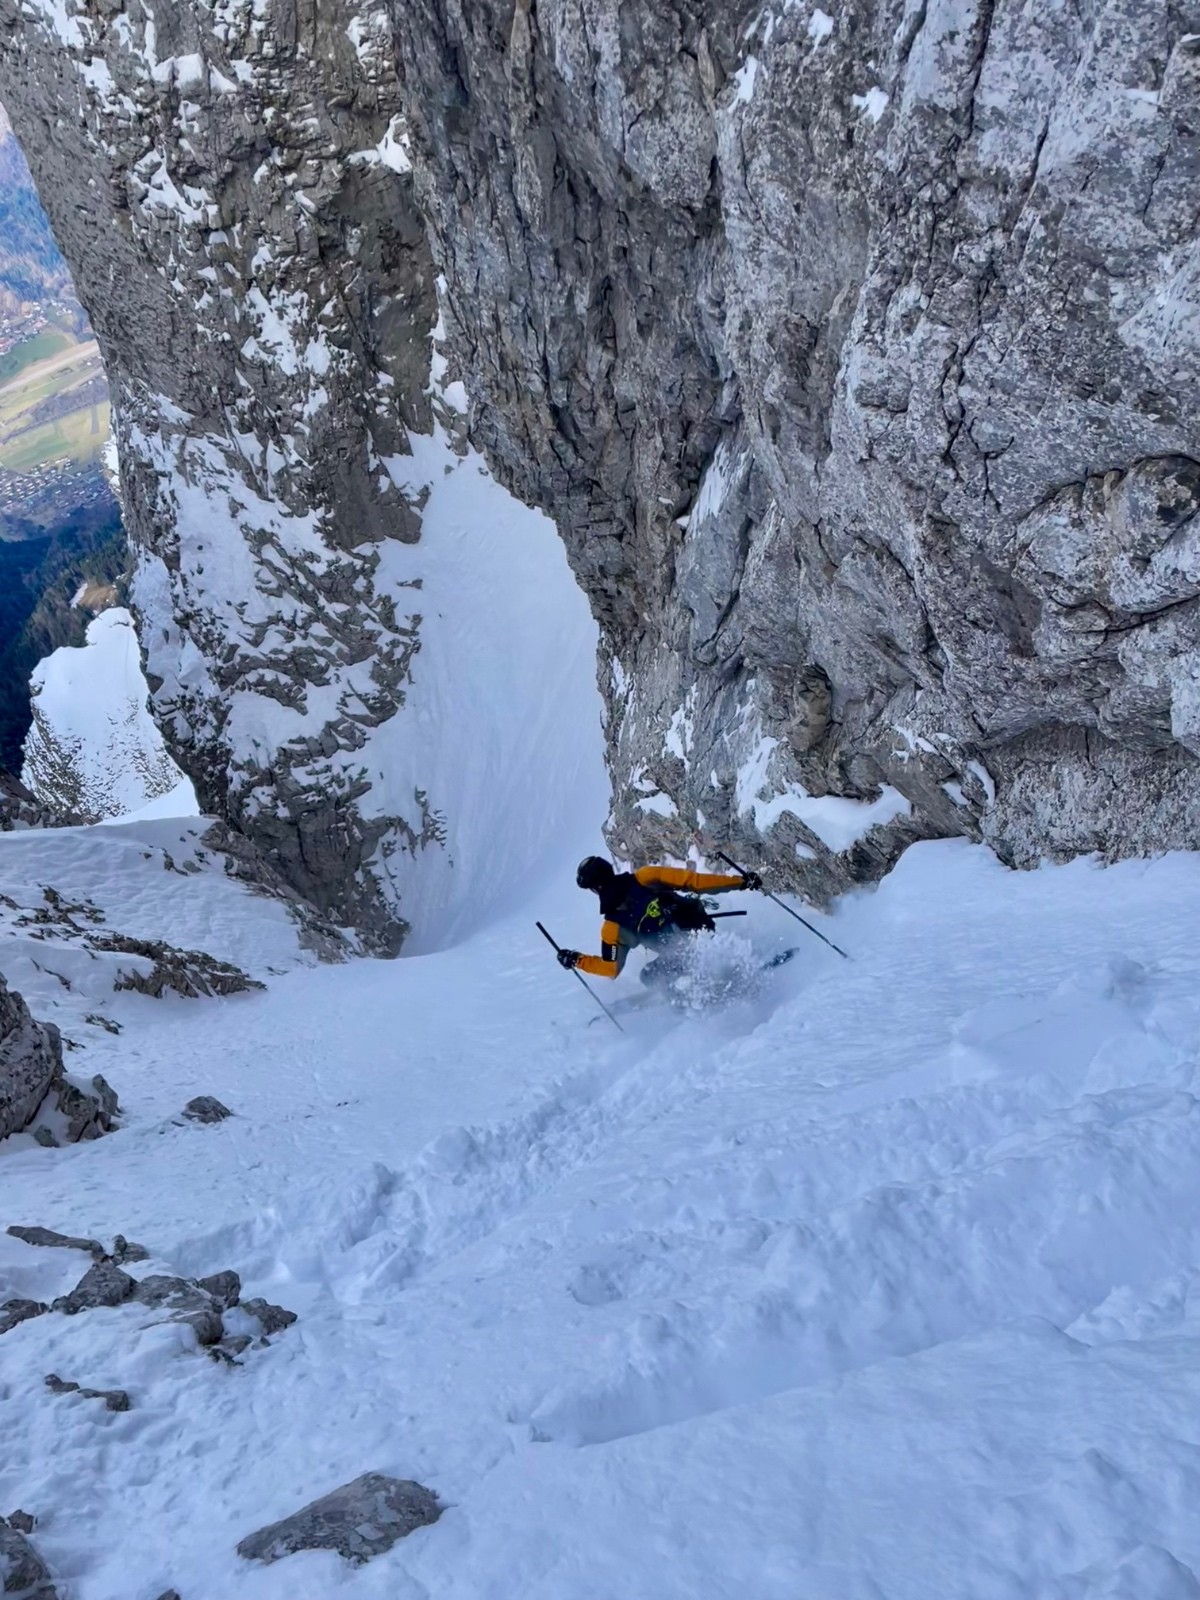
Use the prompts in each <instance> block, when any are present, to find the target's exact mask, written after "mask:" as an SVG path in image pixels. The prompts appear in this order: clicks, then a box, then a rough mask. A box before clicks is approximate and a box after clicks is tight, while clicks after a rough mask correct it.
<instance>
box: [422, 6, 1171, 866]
mask: <svg viewBox="0 0 1200 1600" xmlns="http://www.w3.org/2000/svg"><path fill="white" fill-rule="evenodd" d="M395 19H396V26H397V30H398V37H399V41H400V48H399V51H398V59H399V62H400V68H401V71H402V73H403V75H404V83H405V93H406V105H407V107H408V108H409V114H410V120H411V133H412V139H413V153H414V160H415V163H416V167H417V172H418V199H419V201H420V203H421V205H422V207H423V209H424V210H425V212H426V214H427V215H428V216H429V217H430V218H431V219H432V222H433V225H434V236H435V249H436V254H437V257H438V261H439V265H440V266H441V268H442V270H443V271H444V272H445V274H446V276H447V280H448V284H449V299H450V303H451V305H452V306H453V308H454V312H455V316H456V319H457V322H456V326H455V327H454V329H453V330H452V331H453V333H454V335H455V337H456V340H457V343H458V347H459V349H460V351H461V352H462V354H463V359H464V361H465V363H466V368H467V381H468V387H469V388H470V390H471V392H472V394H473V395H474V396H475V397H476V400H477V402H478V410H477V414H476V417H475V427H476V431H477V434H478V436H479V437H481V438H483V439H485V440H486V442H487V444H488V446H489V448H490V450H491V452H492V454H493V457H494V459H495V460H496V461H497V462H498V463H499V464H500V466H501V468H502V470H503V471H504V472H505V473H506V474H507V475H508V477H509V479H510V481H512V482H513V483H514V484H516V485H517V487H518V489H519V490H520V492H521V493H523V494H525V495H527V496H529V497H531V498H533V499H536V500H537V501H539V503H541V504H544V505H546V506H548V507H549V509H550V510H551V511H552V513H553V515H554V516H555V517H556V518H557V519H558V522H559V526H560V528H561V530H562V533H563V536H564V538H565V539H566V540H567V543H568V547H569V549H570V552H571V558H572V561H573V564H574V566H575V570H576V572H577V573H578V575H579V578H580V581H581V582H582V583H583V584H584V585H585V587H586V588H587V590H588V593H589V594H590V596H591V597H592V601H593V605H594V608H595V610H596V612H597V615H598V616H599V617H600V618H601V619H602V622H603V623H604V626H605V645H606V652H607V653H606V660H605V662H604V687H605V689H606V691H607V694H608V701H609V708H610V724H609V739H610V756H611V762H612V769H613V778H614V785H615V792H616V805H615V815H614V835H615V839H616V841H617V842H618V844H619V845H620V846H621V847H623V848H624V850H626V851H627V852H629V853H632V854H635V855H644V854H647V853H653V852H654V851H657V850H659V849H662V848H671V849H674V850H675V851H676V852H677V853H682V852H683V851H684V850H685V849H687V848H688V847H689V845H691V844H693V843H695V842H699V843H701V844H704V843H709V842H711V841H713V840H716V839H732V840H734V841H736V842H737V844H738V845H739V847H740V848H743V849H744V850H746V851H747V853H749V854H751V855H752V856H753V857H754V858H755V859H756V860H761V859H769V860H771V861H772V862H773V864H774V866H775V867H776V869H777V870H778V871H780V872H781V873H783V874H784V875H785V876H786V877H787V878H788V879H790V881H792V882H793V883H794V884H795V885H796V886H797V887H799V888H803V889H806V890H807V891H808V892H810V893H814V894H817V895H820V894H822V893H825V892H828V891H830V890H832V889H834V888H836V887H837V885H838V884H839V883H842V882H844V881H845V880H846V878H847V877H851V878H852V877H856V876H861V875H870V874H873V873H874V872H876V871H878V870H879V868H880V866H881V865H882V864H884V863H885V862H886V861H888V860H890V859H892V858H893V856H894V854H895V852H896V851H897V850H898V849H899V848H900V847H901V846H902V845H903V843H904V842H906V841H907V840H908V839H911V838H912V837H914V836H919V835H921V834H939V833H953V832H960V831H961V832H966V833H969V834H976V833H978V832H982V834H983V835H984V836H985V837H986V838H988V839H989V840H990V841H991V842H992V843H993V844H994V845H995V846H996V848H997V849H998V850H999V851H1000V852H1001V854H1002V855H1004V856H1005V857H1006V858H1007V859H1009V860H1012V861H1015V862H1021V863H1025V862H1029V861H1032V860H1034V859H1036V858H1037V857H1038V856H1040V855H1042V854H1045V853H1049V854H1070V853H1073V852H1076V851H1086V850H1092V849H1099V850H1104V851H1110V852H1117V853H1120V852H1124V851H1129V850H1134V851H1136V850H1144V849H1154V848H1161V847H1163V846H1167V845H1191V844H1192V843H1194V841H1195V839H1196V836H1197V822H1198V821H1200V782H1198V780H1200V768H1198V767H1197V763H1196V757H1197V754H1198V753H1200V742H1198V740H1197V733H1196V728H1197V721H1196V719H1197V716H1198V715H1200V710H1198V708H1200V698H1198V692H1197V687H1196V685H1197V682H1198V681H1200V678H1198V671H1200V654H1198V653H1197V645H1198V642H1200V609H1198V607H1197V599H1198V597H1200V522H1198V521H1197V519H1196V512H1197V510H1198V509H1200V412H1198V406H1200V398H1198V397H1200V390H1198V389H1197V383H1196V378H1197V366H1198V361H1200V319H1198V317H1197V304H1198V303H1200V302H1198V300H1197V292H1198V285H1200V250H1198V246H1197V230H1196V223H1197V211H1196V204H1197V200H1196V197H1197V195H1198V194H1200V184H1198V179H1200V165H1198V160H1197V136H1198V133H1200V6H1197V5H1196V4H1194V3H1188V0H1170V3H1161V4H1156V5H1151V6H1147V5H1144V4H1141V3H1140V0H1097V3H1094V4H1088V5H1085V6H1080V7H1074V6H1040V7H1029V6H1026V5H1024V4H1021V3H1019V0H961V3H956V4H930V3H927V0H849V3H846V4H840V5H838V6H833V5H832V4H830V5H829V9H828V10H825V9H822V8H821V7H820V6H816V5H813V4H812V3H811V0H799V3H789V4H782V3H780V4H774V5H772V4H767V5H765V6H763V5H760V4H757V3H755V4H752V5H751V4H740V5H739V4H733V5H730V4H726V3H720V4H718V3H716V0H709V3H703V0H702V3H699V4H688V5H681V4H678V3H671V0H667V3H666V4H664V5H657V6H654V7H650V6H630V5H628V4H622V3H619V0H539V3H537V4H532V3H530V0H522V3H518V4H516V5H513V4H511V3H488V0H482V3H480V4H476V5H472V6H469V7H467V6H462V5H456V4H453V3H451V0H413V3H411V4H406V5H405V6H404V7H398V8H397V9H396V12H395ZM837 796H840V797H844V800H839V799H837V798H831V797H837ZM855 798H857V799H859V800H861V801H862V802H864V804H863V805H861V806H858V807H855V806H854V805H853V804H852V803H850V802H852V801H853V800H854V799H855Z"/></svg>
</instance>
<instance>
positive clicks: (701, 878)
mask: <svg viewBox="0 0 1200 1600" xmlns="http://www.w3.org/2000/svg"><path fill="white" fill-rule="evenodd" d="M634 877H635V878H636V879H637V881H638V882H639V883H640V884H642V885H643V886H644V887H646V888H648V889H649V888H653V887H657V888H660V889H684V890H687V891H689V892H690V893H692V894H721V893H722V892H723V891H724V890H726V889H740V888H741V887H742V879H741V876H740V874H739V875H738V876H737V877H730V876H729V874H728V873H722V872H689V871H688V869H687V868H686V867H639V868H638V869H637V871H636V872H635V873H634Z"/></svg>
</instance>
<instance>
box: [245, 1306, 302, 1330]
mask: <svg viewBox="0 0 1200 1600" xmlns="http://www.w3.org/2000/svg"><path fill="white" fill-rule="evenodd" d="M242 1310H243V1311H246V1312H249V1314H250V1315H251V1316H252V1317H256V1318H257V1319H258V1322H259V1324H260V1325H261V1327H262V1331H263V1335H264V1337H265V1336H268V1335H270V1334H272V1333H281V1332H282V1331H283V1329H284V1328H290V1327H291V1325H292V1323H293V1322H295V1321H296V1320H297V1318H296V1313H295V1312H294V1311H288V1310H287V1309H286V1307H284V1306H273V1305H271V1304H270V1302H269V1301H267V1300H260V1299H257V1298H256V1299H254V1300H243V1301H242Z"/></svg>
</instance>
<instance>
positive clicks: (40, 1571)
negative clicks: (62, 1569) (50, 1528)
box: [0, 1512, 58, 1600]
mask: <svg viewBox="0 0 1200 1600" xmlns="http://www.w3.org/2000/svg"><path fill="white" fill-rule="evenodd" d="M18 1517H22V1519H23V1514H22V1513H20V1512H18V1513H17V1514H16V1516H14V1517H0V1578H2V1579H3V1580H4V1593H5V1594H6V1595H10V1596H12V1597H13V1600H58V1590H57V1589H56V1588H55V1586H54V1584H53V1582H52V1581H51V1578H50V1569H49V1567H47V1565H46V1563H45V1562H44V1561H43V1560H42V1558H41V1556H39V1555H38V1553H37V1551H36V1550H35V1549H34V1548H33V1546H32V1545H31V1544H30V1542H29V1540H28V1539H27V1538H26V1537H25V1531H24V1530H23V1528H20V1527H18V1526H17V1525H16V1523H17V1518H18ZM23 1520H24V1519H23Z"/></svg>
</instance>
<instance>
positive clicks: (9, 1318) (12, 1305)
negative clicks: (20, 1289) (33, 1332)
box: [0, 1300, 50, 1333]
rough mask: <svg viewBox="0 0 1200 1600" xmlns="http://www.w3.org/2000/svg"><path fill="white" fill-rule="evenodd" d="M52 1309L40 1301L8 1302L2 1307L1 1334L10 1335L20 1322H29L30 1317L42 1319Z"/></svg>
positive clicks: (0, 1307) (0, 1315) (0, 1313)
mask: <svg viewBox="0 0 1200 1600" xmlns="http://www.w3.org/2000/svg"><path fill="white" fill-rule="evenodd" d="M49 1309H50V1307H49V1306H47V1305H43V1304H42V1302H41V1301H40V1300H6V1301H5V1302H4V1304H3V1305H2V1306H0V1333H8V1332H9V1331H10V1330H11V1329H12V1328H15V1327H16V1326H17V1324H18V1322H28V1321H29V1319H30V1317H40V1316H41V1314H42V1312H43V1311H49Z"/></svg>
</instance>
